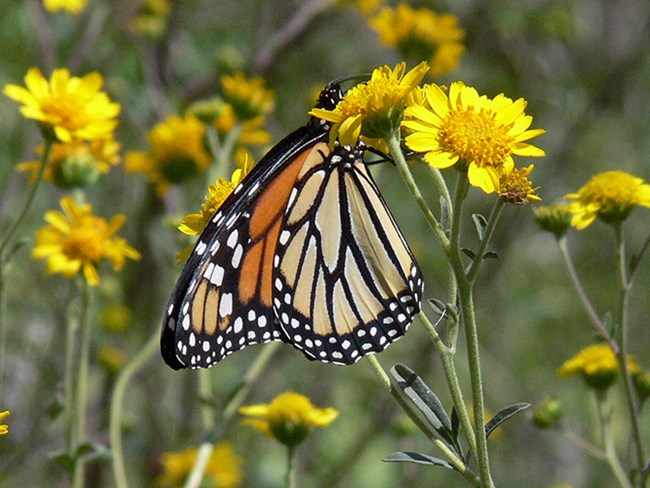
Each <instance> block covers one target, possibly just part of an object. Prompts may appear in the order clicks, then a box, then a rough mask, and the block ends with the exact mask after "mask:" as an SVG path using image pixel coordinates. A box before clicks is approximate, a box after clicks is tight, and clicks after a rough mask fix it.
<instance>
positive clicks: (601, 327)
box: [557, 237, 619, 353]
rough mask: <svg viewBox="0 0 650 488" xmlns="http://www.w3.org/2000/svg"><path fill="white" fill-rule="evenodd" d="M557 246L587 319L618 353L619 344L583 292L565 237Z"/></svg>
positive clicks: (559, 240)
mask: <svg viewBox="0 0 650 488" xmlns="http://www.w3.org/2000/svg"><path fill="white" fill-rule="evenodd" d="M557 243H558V246H559V247H560V253H561V254H562V258H563V259H564V264H565V266H566V268H567V270H568V271H569V276H570V277H571V282H572V283H573V286H574V287H575V289H576V291H577V292H578V296H579V297H580V301H581V302H582V306H583V307H584V308H585V311H586V312H587V315H588V316H589V320H590V321H591V324H592V325H593V326H594V328H595V329H596V331H597V332H598V333H599V334H600V335H601V336H602V337H604V338H605V340H606V341H607V342H608V343H609V344H610V345H611V346H612V349H613V350H614V352H616V353H618V351H619V345H618V344H617V343H616V341H615V340H614V338H613V337H612V336H611V335H610V333H609V332H608V331H607V327H605V324H603V322H602V320H600V317H599V316H598V313H597V312H596V310H595V309H594V307H593V305H592V304H591V301H590V300H589V297H588V296H587V293H586V292H585V289H584V287H583V286H582V282H581V281H580V278H579V277H578V273H577V271H576V269H575V266H573V260H572V259H571V255H570V253H569V248H568V246H567V243H566V238H565V237H561V238H560V239H558V241H557Z"/></svg>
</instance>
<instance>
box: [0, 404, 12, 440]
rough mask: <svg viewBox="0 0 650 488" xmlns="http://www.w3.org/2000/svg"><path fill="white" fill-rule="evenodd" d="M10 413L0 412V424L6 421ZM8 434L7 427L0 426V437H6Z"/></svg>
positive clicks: (4, 425)
mask: <svg viewBox="0 0 650 488" xmlns="http://www.w3.org/2000/svg"><path fill="white" fill-rule="evenodd" d="M10 413H11V412H10V411H9V410H5V411H4V412H0V422H2V421H3V420H4V419H6V418H7V417H8V416H9V414H10ZM8 433H9V426H8V425H7V424H0V435H7V434H8Z"/></svg>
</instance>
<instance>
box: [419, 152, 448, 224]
mask: <svg viewBox="0 0 650 488" xmlns="http://www.w3.org/2000/svg"><path fill="white" fill-rule="evenodd" d="M423 164H424V165H425V166H426V168H427V170H428V172H429V176H430V177H431V180H432V181H433V186H434V187H435V189H436V190H438V192H439V193H440V195H441V196H442V198H444V199H445V201H446V202H447V207H448V208H449V221H451V220H453V218H454V215H453V213H452V201H451V195H450V194H449V188H447V183H446V182H445V179H444V178H443V177H442V173H441V172H440V170H439V169H438V168H434V167H433V166H431V165H430V164H428V163H427V162H426V161H425V162H424V163H423Z"/></svg>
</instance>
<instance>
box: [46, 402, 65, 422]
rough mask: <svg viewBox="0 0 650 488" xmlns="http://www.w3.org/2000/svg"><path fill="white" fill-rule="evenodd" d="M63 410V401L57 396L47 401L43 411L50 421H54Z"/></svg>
mask: <svg viewBox="0 0 650 488" xmlns="http://www.w3.org/2000/svg"><path fill="white" fill-rule="evenodd" d="M63 410H64V408H63V402H62V401H61V399H60V398H58V397H57V398H55V399H54V400H52V401H51V402H50V403H49V405H48V406H47V408H46V409H45V412H46V413H47V416H48V418H49V419H50V420H51V421H55V420H56V419H58V418H59V416H60V415H61V414H62V413H63Z"/></svg>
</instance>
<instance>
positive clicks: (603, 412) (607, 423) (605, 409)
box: [596, 391, 632, 488]
mask: <svg viewBox="0 0 650 488" xmlns="http://www.w3.org/2000/svg"><path fill="white" fill-rule="evenodd" d="M596 406H597V408H598V420H599V423H600V429H601V436H602V444H603V448H604V450H605V459H607V464H609V467H610V469H611V470H612V472H613V473H614V476H615V477H616V480H617V481H618V483H619V485H620V486H621V487H622V488H632V485H631V483H630V480H629V479H628V478H627V475H626V474H625V470H624V469H623V466H621V462H620V461H619V459H618V456H617V455H616V448H615V447H614V438H613V435H612V424H611V416H612V415H611V407H610V405H609V402H608V401H607V392H606V391H598V392H596Z"/></svg>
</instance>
